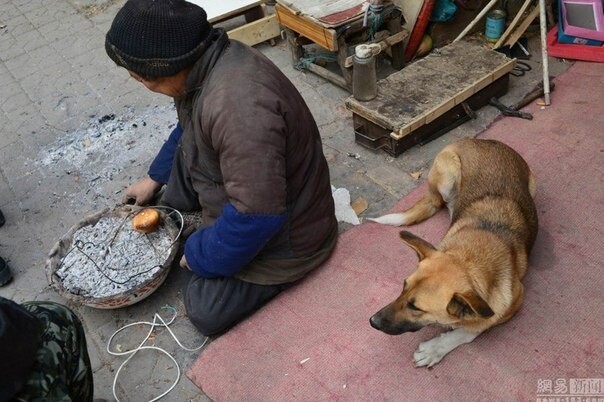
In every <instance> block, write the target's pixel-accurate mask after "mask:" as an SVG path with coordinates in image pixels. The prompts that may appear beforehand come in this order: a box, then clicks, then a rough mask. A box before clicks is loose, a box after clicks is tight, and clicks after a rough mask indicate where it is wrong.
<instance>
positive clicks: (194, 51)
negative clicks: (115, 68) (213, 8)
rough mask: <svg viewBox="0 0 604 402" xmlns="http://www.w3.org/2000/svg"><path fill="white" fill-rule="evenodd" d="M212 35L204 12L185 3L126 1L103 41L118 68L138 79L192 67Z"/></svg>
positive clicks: (168, 74)
mask: <svg viewBox="0 0 604 402" xmlns="http://www.w3.org/2000/svg"><path fill="white" fill-rule="evenodd" d="M211 32H212V26H211V25H210V24H209V23H208V20H207V16H206V12H205V11H204V10H203V8H201V7H199V6H197V5H195V4H191V3H188V2H186V1H184V0H128V1H127V2H126V4H124V7H122V9H121V10H120V11H119V12H118V13H117V15H116V16H115V19H114V20H113V23H112V24H111V29H109V32H107V36H106V37H105V50H106V51H107V54H108V55H109V57H111V59H112V60H113V61H114V62H115V63H116V64H117V65H119V66H122V67H125V68H126V69H128V70H130V71H133V72H135V73H136V74H138V75H140V76H141V77H168V76H171V75H175V74H176V73H178V72H179V71H181V70H183V69H185V68H187V67H190V66H192V65H193V64H194V63H195V62H196V61H197V60H198V59H199V57H200V56H201V55H202V53H203V52H204V51H205V49H206V48H207V46H208V44H209V41H210V37H211V35H210V34H211Z"/></svg>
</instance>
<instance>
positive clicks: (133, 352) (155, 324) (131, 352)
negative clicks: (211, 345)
mask: <svg viewBox="0 0 604 402" xmlns="http://www.w3.org/2000/svg"><path fill="white" fill-rule="evenodd" d="M162 308H167V309H171V310H174V316H173V317H172V319H171V320H170V321H169V322H167V323H166V322H165V321H164V319H163V318H162V317H161V316H160V315H159V314H158V313H155V315H154V317H153V322H148V321H138V322H133V323H132V324H128V325H125V326H123V327H121V328H120V329H118V330H117V331H115V332H114V333H113V335H111V337H110V338H109V341H108V342H107V353H109V354H110V355H113V356H125V355H130V356H128V358H127V359H126V360H125V361H124V362H123V363H122V364H121V365H120V367H119V368H118V369H117V372H116V373H115V378H114V379H113V387H112V390H113V397H114V398H115V400H116V401H117V402H120V399H119V398H118V396H117V392H116V390H115V386H116V384H117V379H118V377H119V375H120V372H121V371H122V368H123V367H124V366H125V365H126V363H128V362H129V361H130V359H132V358H133V357H134V355H136V353H138V351H139V350H145V349H152V350H157V351H159V352H161V353H163V354H165V355H166V356H168V357H169V358H170V359H172V361H173V362H174V365H175V366H176V380H175V381H174V383H173V384H172V385H171V386H170V388H168V389H167V390H166V391H165V392H164V393H162V394H161V395H159V396H157V397H155V398H153V399H151V400H150V401H149V402H153V401H157V400H159V399H161V398H163V397H164V396H166V395H167V394H168V393H169V392H170V391H172V390H173V389H174V387H176V384H178V381H179V380H180V366H179V365H178V362H177V361H176V359H174V357H172V356H171V355H170V353H168V352H166V351H165V350H164V349H162V348H159V347H157V346H143V345H144V344H145V342H147V340H148V339H149V336H151V334H152V333H153V330H154V329H155V327H165V328H166V329H167V330H168V332H170V335H172V338H174V340H175V341H176V343H177V344H178V346H180V347H181V348H182V349H184V350H186V351H188V352H194V351H196V350H199V349H201V348H202V347H203V346H204V345H205V344H206V343H207V342H208V339H209V338H207V337H206V339H205V340H204V341H203V343H202V344H201V345H199V346H198V347H196V348H187V347H185V346H183V344H182V343H180V341H179V340H178V338H177V337H176V335H174V332H172V329H170V324H172V323H173V322H174V320H175V319H176V316H177V314H178V313H177V312H176V309H175V308H174V307H172V306H168V305H166V306H164V307H162ZM158 321H159V322H160V323H158ZM140 324H145V325H149V326H150V328H149V332H148V333H147V336H146V337H145V339H143V341H142V342H141V343H140V344H139V345H138V346H137V347H136V348H134V349H131V350H127V351H125V352H120V351H112V350H111V349H110V346H111V341H112V340H113V338H114V337H115V336H116V335H117V334H118V333H120V332H121V331H123V330H124V329H126V328H129V327H132V326H134V325H140Z"/></svg>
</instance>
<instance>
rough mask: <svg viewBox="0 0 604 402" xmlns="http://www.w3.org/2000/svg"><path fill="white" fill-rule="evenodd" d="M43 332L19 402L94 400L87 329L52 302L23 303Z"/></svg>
mask: <svg viewBox="0 0 604 402" xmlns="http://www.w3.org/2000/svg"><path fill="white" fill-rule="evenodd" d="M23 307H25V308H26V309H27V310H28V311H29V312H30V313H32V314H33V315H34V316H36V317H37V318H38V319H39V320H40V321H41V323H42V327H43V328H44V332H43V334H42V341H41V344H40V347H39V348H38V353H37V357H36V362H35V363H34V368H33V370H32V373H31V375H30V377H29V379H28V380H27V383H26V384H25V386H24V387H23V389H22V390H21V392H19V394H18V395H17V396H16V400H17V401H27V402H34V401H40V402H42V401H53V402H55V401H56V402H58V401H74V402H75V401H77V402H80V401H82V402H88V401H92V394H93V391H94V389H93V384H92V369H91V366H90V360H89V358H88V350H87V349H86V338H85V337H84V328H83V327H82V323H81V322H80V320H79V319H78V317H77V316H76V315H75V314H74V313H73V312H72V311H71V310H69V309H68V308H67V307H65V306H62V305H60V304H56V303H51V302H28V303H23Z"/></svg>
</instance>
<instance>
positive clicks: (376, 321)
mask: <svg viewBox="0 0 604 402" xmlns="http://www.w3.org/2000/svg"><path fill="white" fill-rule="evenodd" d="M369 324H371V326H372V327H373V328H375V329H377V330H381V329H382V320H381V319H380V317H378V315H377V314H374V315H372V316H371V318H370V319H369Z"/></svg>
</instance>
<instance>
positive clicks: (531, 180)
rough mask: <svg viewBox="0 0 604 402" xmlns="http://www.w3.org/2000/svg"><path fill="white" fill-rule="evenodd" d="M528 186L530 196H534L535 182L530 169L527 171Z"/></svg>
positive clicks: (535, 192) (535, 190) (535, 191)
mask: <svg viewBox="0 0 604 402" xmlns="http://www.w3.org/2000/svg"><path fill="white" fill-rule="evenodd" d="M528 188H529V193H530V194H531V197H533V198H535V195H536V194H537V183H536V182H535V176H534V175H533V172H531V171H529V182H528Z"/></svg>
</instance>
